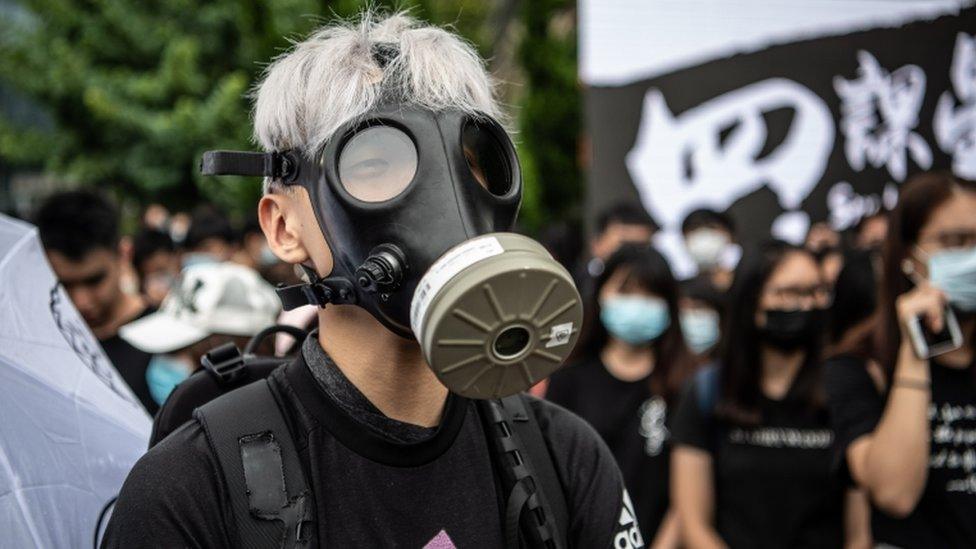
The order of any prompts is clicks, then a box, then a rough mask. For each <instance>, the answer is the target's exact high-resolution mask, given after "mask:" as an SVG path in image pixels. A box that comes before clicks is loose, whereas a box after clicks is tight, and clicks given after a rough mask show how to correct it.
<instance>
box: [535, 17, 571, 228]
mask: <svg viewBox="0 0 976 549" xmlns="http://www.w3.org/2000/svg"><path fill="white" fill-rule="evenodd" d="M522 20H523V24H524V25H525V29H524V34H525V36H524V38H523V40H522V43H521V44H520V46H519V60H520V61H521V64H522V67H523V70H524V71H525V75H526V80H527V82H526V94H525V97H523V99H522V102H521V113H520V114H521V116H520V124H519V126H520V128H521V133H520V138H521V140H522V149H523V150H524V151H525V153H526V154H525V155H524V157H530V158H531V160H529V161H528V162H523V164H524V166H523V171H524V172H525V173H524V177H525V180H526V187H527V190H529V189H531V190H532V192H533V193H534V196H532V198H534V200H535V201H536V202H535V203H534V204H533V203H531V202H529V201H526V202H527V203H526V206H527V207H526V208H525V211H524V214H523V223H524V224H525V225H526V226H527V227H528V228H529V229H531V230H537V229H539V228H540V227H541V225H542V224H543V223H545V222H546V221H551V220H553V219H567V218H578V217H579V205H580V203H581V201H582V193H583V188H582V182H581V177H580V170H579V164H578V162H577V150H578V148H579V144H578V140H579V133H580V93H579V88H578V85H577V76H576V25H575V2H574V1H573V0H533V1H531V2H524V3H523V5H522Z"/></svg>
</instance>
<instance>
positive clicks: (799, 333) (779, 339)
mask: <svg viewBox="0 0 976 549" xmlns="http://www.w3.org/2000/svg"><path fill="white" fill-rule="evenodd" d="M822 327H823V310H822V309H809V310H806V311H804V310H799V309H796V310H782V309H770V310H768V311H766V325H765V326H763V327H761V328H760V329H759V334H760V336H761V337H762V339H763V342H764V343H767V344H769V345H771V346H773V347H775V348H777V349H779V350H781V351H796V350H798V349H800V348H802V347H806V346H808V345H810V344H812V343H814V342H816V340H817V338H818V337H820V335H821V329H822Z"/></svg>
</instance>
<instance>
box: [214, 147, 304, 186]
mask: <svg viewBox="0 0 976 549" xmlns="http://www.w3.org/2000/svg"><path fill="white" fill-rule="evenodd" d="M300 166H301V162H300V161H299V158H298V155H297V154H296V153H295V152H294V151H282V152H269V153H257V152H242V151H207V152H205V153H203V158H202V159H200V172H201V173H202V174H203V175H250V176H258V177H270V178H272V179H279V180H281V181H284V182H286V183H290V182H293V181H295V179H297V178H298V172H299V167H300Z"/></svg>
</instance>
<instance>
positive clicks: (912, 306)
mask: <svg viewBox="0 0 976 549" xmlns="http://www.w3.org/2000/svg"><path fill="white" fill-rule="evenodd" d="M897 308H898V317H899V320H900V321H901V323H902V325H903V326H904V328H905V333H906V335H907V336H908V338H909V340H910V342H911V344H912V348H913V349H914V351H915V355H916V356H917V357H918V358H920V359H923V360H926V359H929V358H932V357H934V356H938V355H941V354H944V353H948V352H949V351H953V350H955V349H958V348H959V347H961V346H962V332H961V331H960V329H959V321H958V319H956V315H955V314H954V313H953V312H952V309H950V308H949V305H948V302H947V300H946V296H945V294H944V293H943V292H942V291H941V290H939V289H938V288H934V287H932V286H929V285H928V284H925V283H921V284H919V285H918V286H916V288H915V289H913V290H912V291H910V292H907V293H905V294H903V295H902V296H900V297H899V298H898V303H897Z"/></svg>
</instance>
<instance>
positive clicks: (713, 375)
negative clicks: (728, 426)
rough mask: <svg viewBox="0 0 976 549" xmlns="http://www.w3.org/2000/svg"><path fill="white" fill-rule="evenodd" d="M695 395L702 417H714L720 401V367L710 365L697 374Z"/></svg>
mask: <svg viewBox="0 0 976 549" xmlns="http://www.w3.org/2000/svg"><path fill="white" fill-rule="evenodd" d="M695 395H696V396H697V397H698V411H699V412H700V413H701V415H702V417H706V418H708V417H712V415H713V414H714V412H715V404H716V401H717V400H718V365H717V364H708V365H706V366H705V367H703V368H702V369H700V370H698V371H697V372H695Z"/></svg>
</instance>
